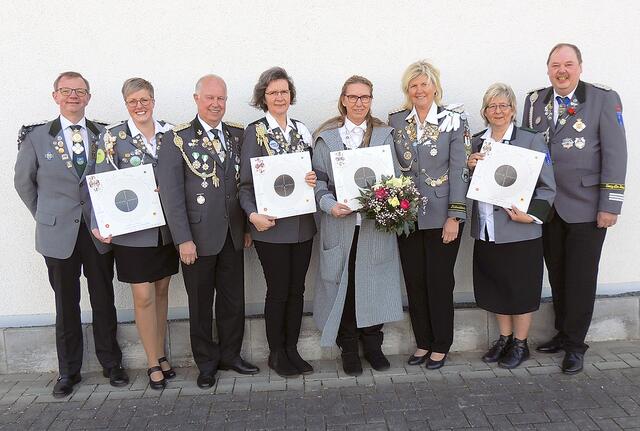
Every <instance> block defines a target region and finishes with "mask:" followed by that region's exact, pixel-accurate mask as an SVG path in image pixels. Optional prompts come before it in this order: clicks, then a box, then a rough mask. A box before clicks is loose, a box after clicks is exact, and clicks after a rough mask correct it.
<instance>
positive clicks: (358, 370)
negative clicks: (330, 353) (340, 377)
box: [341, 352, 362, 376]
mask: <svg viewBox="0 0 640 431" xmlns="http://www.w3.org/2000/svg"><path fill="white" fill-rule="evenodd" d="M341 356H342V369H343V370H344V373H345V374H346V375H348V376H359V375H361V374H362V362H360V356H358V352H347V353H344V352H343V353H342V355H341Z"/></svg>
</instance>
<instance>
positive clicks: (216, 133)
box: [211, 129, 227, 163]
mask: <svg viewBox="0 0 640 431" xmlns="http://www.w3.org/2000/svg"><path fill="white" fill-rule="evenodd" d="M211 133H213V136H214V138H215V139H217V140H218V142H220V151H218V157H219V158H220V161H221V162H222V163H224V160H225V159H226V155H227V154H226V148H225V147H224V142H222V139H220V133H219V131H218V129H211Z"/></svg>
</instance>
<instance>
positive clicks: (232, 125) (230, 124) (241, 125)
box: [224, 121, 244, 129]
mask: <svg viewBox="0 0 640 431" xmlns="http://www.w3.org/2000/svg"><path fill="white" fill-rule="evenodd" d="M224 124H226V125H227V126H229V127H235V128H236V129H244V124H242V123H236V122H234V121H225V122H224Z"/></svg>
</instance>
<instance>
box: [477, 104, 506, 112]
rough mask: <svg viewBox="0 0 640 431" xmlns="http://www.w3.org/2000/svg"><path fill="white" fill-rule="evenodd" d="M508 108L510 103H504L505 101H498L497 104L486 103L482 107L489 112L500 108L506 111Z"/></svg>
mask: <svg viewBox="0 0 640 431" xmlns="http://www.w3.org/2000/svg"><path fill="white" fill-rule="evenodd" d="M509 108H511V105H509V104H506V103H500V104H499V105H495V104H492V105H488V106H487V107H486V108H484V109H485V110H487V111H489V112H497V111H498V109H500V111H506V110H507V109H509Z"/></svg>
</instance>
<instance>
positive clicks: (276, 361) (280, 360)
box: [269, 349, 300, 377]
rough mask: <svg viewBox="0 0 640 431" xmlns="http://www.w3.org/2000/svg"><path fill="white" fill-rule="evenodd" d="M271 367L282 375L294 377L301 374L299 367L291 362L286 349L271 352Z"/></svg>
mask: <svg viewBox="0 0 640 431" xmlns="http://www.w3.org/2000/svg"><path fill="white" fill-rule="evenodd" d="M269 368H271V369H272V370H273V371H275V372H276V374H278V375H279V376H280V377H292V376H297V375H299V374H300V372H299V371H298V369H297V368H296V367H294V366H293V364H291V362H290V361H289V358H287V353H286V352H285V351H284V349H280V350H272V351H271V352H270V353H269Z"/></svg>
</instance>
